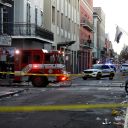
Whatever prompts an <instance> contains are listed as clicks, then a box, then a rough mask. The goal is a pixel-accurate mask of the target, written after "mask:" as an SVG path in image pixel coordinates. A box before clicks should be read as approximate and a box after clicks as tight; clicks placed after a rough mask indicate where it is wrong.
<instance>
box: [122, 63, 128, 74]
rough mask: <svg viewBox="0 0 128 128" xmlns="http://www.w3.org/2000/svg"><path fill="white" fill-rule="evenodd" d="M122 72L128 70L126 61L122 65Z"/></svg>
mask: <svg viewBox="0 0 128 128" xmlns="http://www.w3.org/2000/svg"><path fill="white" fill-rule="evenodd" d="M120 72H123V73H125V72H128V64H126V63H124V64H122V65H121V66H120Z"/></svg>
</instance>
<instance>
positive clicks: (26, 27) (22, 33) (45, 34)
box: [0, 23, 54, 41]
mask: <svg viewBox="0 0 128 128" xmlns="http://www.w3.org/2000/svg"><path fill="white" fill-rule="evenodd" d="M1 28H2V29H1ZM2 34H7V35H10V36H15V37H24V38H25V37H28V38H42V39H47V40H50V41H53V40H54V35H53V33H52V32H50V31H49V30H47V29H45V28H44V27H42V26H37V25H35V24H24V23H16V24H12V23H4V24H0V35H2Z"/></svg>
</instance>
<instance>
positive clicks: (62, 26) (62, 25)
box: [61, 13, 64, 29]
mask: <svg viewBox="0 0 128 128" xmlns="http://www.w3.org/2000/svg"><path fill="white" fill-rule="evenodd" d="M63 16H64V15H63V13H61V28H62V29H63V28H64V21H63V20H64V19H63Z"/></svg>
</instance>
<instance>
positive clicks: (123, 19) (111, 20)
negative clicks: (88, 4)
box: [93, 0, 128, 54]
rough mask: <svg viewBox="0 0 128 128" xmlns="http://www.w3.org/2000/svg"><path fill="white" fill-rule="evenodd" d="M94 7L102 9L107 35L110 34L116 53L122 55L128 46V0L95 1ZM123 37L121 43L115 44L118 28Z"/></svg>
mask: <svg viewBox="0 0 128 128" xmlns="http://www.w3.org/2000/svg"><path fill="white" fill-rule="evenodd" d="M93 6H94V7H101V8H102V10H103V12H104V13H105V33H108V34H109V39H110V41H111V42H112V45H113V49H114V51H115V52H117V53H118V54H120V52H121V50H122V48H123V46H124V45H128V34H127V33H128V14H127V12H128V0H93ZM117 25H118V26H119V27H120V28H121V29H122V31H123V35H122V36H121V39H120V42H119V43H117V42H115V41H114V40H115V33H116V26H117Z"/></svg>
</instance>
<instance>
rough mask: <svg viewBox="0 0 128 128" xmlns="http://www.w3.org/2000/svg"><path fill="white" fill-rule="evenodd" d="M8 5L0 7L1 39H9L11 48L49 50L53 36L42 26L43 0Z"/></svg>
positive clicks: (17, 1) (15, 0) (21, 1)
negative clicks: (4, 37)
mask: <svg viewBox="0 0 128 128" xmlns="http://www.w3.org/2000/svg"><path fill="white" fill-rule="evenodd" d="M10 4H11V6H10V7H8V6H7V7H1V10H3V11H1V30H0V33H1V37H3V35H4V36H6V37H7V36H8V37H10V38H11V47H16V48H24V49H29V48H43V49H47V50H49V49H51V46H52V43H53V40H54V37H53V36H54V35H53V33H52V32H51V31H48V30H47V29H46V28H44V25H43V17H44V10H43V9H44V8H43V7H44V2H43V0H36V1H33V0H12V1H10ZM3 40H4V39H3Z"/></svg>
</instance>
